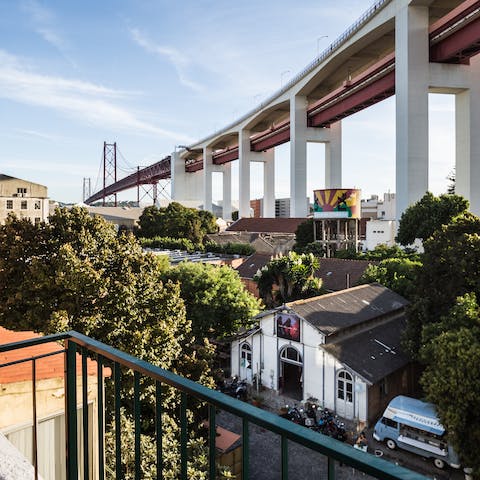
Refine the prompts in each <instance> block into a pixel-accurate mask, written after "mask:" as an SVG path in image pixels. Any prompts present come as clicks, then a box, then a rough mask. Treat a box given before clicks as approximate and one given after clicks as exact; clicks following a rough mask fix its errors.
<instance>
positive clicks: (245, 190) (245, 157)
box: [238, 130, 251, 218]
mask: <svg viewBox="0 0 480 480" xmlns="http://www.w3.org/2000/svg"><path fill="white" fill-rule="evenodd" d="M250 155H251V153H250V130H240V132H239V133H238V164H239V165H238V181H239V188H238V195H239V202H238V203H239V205H238V218H244V217H250Z"/></svg>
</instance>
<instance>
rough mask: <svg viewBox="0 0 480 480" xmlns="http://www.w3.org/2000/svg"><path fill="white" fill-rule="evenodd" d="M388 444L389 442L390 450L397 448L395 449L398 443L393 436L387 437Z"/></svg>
mask: <svg viewBox="0 0 480 480" xmlns="http://www.w3.org/2000/svg"><path fill="white" fill-rule="evenodd" d="M386 444H387V447H388V448H389V449H390V450H395V449H396V448H397V444H396V443H395V441H394V440H392V439H391V438H387V440H386Z"/></svg>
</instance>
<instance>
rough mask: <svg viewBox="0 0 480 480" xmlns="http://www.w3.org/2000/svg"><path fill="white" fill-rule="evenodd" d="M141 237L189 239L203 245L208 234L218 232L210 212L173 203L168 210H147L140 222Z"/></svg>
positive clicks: (149, 208)
mask: <svg viewBox="0 0 480 480" xmlns="http://www.w3.org/2000/svg"><path fill="white" fill-rule="evenodd" d="M138 225H139V230H138V235H139V236H140V237H145V238H152V237H172V238H187V239H189V240H190V241H192V242H193V243H201V242H202V241H203V237H204V236H205V234H206V233H213V232H216V231H217V228H216V224H215V217H214V216H213V215H212V214H210V213H209V212H200V211H198V210H196V209H194V208H187V207H184V206H183V205H181V204H180V203H178V202H171V203H170V204H169V205H168V206H167V207H166V208H157V207H156V206H151V207H147V208H145V210H144V211H143V213H142V215H140V219H139V222H138Z"/></svg>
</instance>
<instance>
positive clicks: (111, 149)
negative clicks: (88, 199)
mask: <svg viewBox="0 0 480 480" xmlns="http://www.w3.org/2000/svg"><path fill="white" fill-rule="evenodd" d="M116 181H117V142H114V143H107V142H103V190H104V191H105V188H106V187H108V186H109V185H111V184H112V183H116ZM106 202H113V204H114V206H115V207H116V206H117V194H116V193H114V194H113V195H108V196H106V195H105V194H104V195H103V200H102V205H103V206H105V204H106Z"/></svg>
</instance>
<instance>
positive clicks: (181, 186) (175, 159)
mask: <svg viewBox="0 0 480 480" xmlns="http://www.w3.org/2000/svg"><path fill="white" fill-rule="evenodd" d="M170 175H171V179H172V186H171V197H172V200H176V201H178V200H183V199H184V197H185V194H186V180H187V179H186V176H187V173H186V172H185V161H184V160H183V159H182V158H180V153H179V152H177V151H176V150H175V151H174V152H173V153H172V154H171V156H170Z"/></svg>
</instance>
